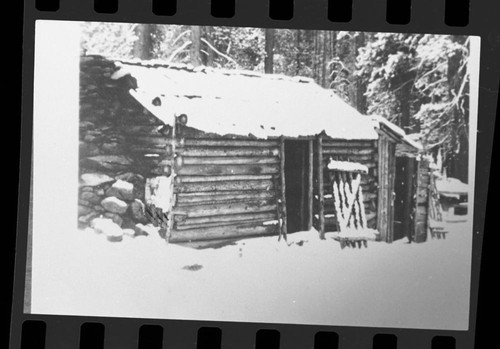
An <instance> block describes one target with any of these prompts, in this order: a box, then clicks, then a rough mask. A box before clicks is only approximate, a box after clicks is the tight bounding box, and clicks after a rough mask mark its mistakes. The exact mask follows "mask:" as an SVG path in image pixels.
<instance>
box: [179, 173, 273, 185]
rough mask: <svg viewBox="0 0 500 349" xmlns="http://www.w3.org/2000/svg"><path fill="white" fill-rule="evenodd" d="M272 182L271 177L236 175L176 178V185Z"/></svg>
mask: <svg viewBox="0 0 500 349" xmlns="http://www.w3.org/2000/svg"><path fill="white" fill-rule="evenodd" d="M266 179H269V180H272V179H273V175H270V174H269V175H236V176H177V177H176V178H175V181H176V184H180V183H201V182H218V181H224V182H225V181H252V180H266Z"/></svg>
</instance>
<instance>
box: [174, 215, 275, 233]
mask: <svg viewBox="0 0 500 349" xmlns="http://www.w3.org/2000/svg"><path fill="white" fill-rule="evenodd" d="M275 218H276V213H275V212H257V213H241V214H233V215H230V216H229V215H222V216H207V217H186V218H185V219H184V220H183V221H182V222H179V223H178V224H177V229H181V230H182V229H183V230H186V229H190V228H188V227H190V226H196V225H203V226H204V227H205V224H219V225H223V224H231V223H233V224H234V222H242V221H261V222H265V221H269V220H272V219H275Z"/></svg>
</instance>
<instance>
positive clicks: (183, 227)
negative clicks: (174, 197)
mask: <svg viewBox="0 0 500 349" xmlns="http://www.w3.org/2000/svg"><path fill="white" fill-rule="evenodd" d="M275 221H276V219H264V220H263V219H250V220H234V221H230V222H213V223H203V224H182V225H180V224H178V223H176V225H175V228H174V229H175V230H176V231H179V232H182V231H185V230H193V229H208V228H222V227H226V226H234V225H235V224H250V225H264V223H269V224H273V222H275Z"/></svg>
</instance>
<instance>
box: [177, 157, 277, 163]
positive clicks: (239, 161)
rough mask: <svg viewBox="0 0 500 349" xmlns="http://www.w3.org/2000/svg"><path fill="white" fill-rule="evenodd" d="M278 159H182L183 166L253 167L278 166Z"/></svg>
mask: <svg viewBox="0 0 500 349" xmlns="http://www.w3.org/2000/svg"><path fill="white" fill-rule="evenodd" d="M278 163H279V158H278V157H235V156H205V157H197V156H194V157H184V165H205V164H214V165H253V164H278Z"/></svg>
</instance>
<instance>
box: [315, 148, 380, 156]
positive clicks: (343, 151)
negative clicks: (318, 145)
mask: <svg viewBox="0 0 500 349" xmlns="http://www.w3.org/2000/svg"><path fill="white" fill-rule="evenodd" d="M376 153H377V150H376V149H375V148H326V147H323V154H329V155H330V154H331V155H353V154H355V155H373V154H376Z"/></svg>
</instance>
